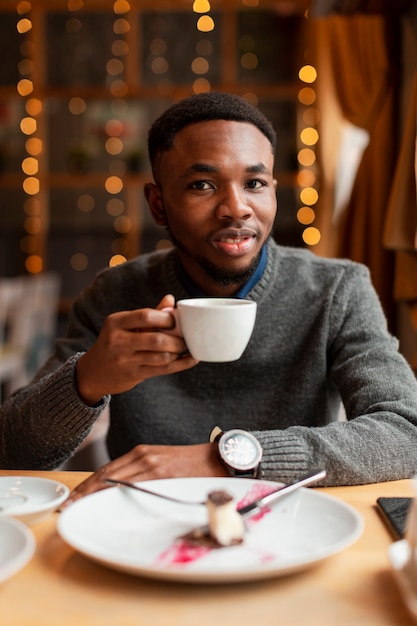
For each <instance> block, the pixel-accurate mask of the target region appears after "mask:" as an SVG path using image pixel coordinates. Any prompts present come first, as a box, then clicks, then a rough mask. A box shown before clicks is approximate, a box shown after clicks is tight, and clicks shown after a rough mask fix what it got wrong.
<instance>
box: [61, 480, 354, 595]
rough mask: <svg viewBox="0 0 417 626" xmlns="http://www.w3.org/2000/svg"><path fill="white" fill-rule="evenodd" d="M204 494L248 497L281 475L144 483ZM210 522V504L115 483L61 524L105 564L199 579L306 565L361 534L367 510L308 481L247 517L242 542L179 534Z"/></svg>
mask: <svg viewBox="0 0 417 626" xmlns="http://www.w3.org/2000/svg"><path fill="white" fill-rule="evenodd" d="M138 484H143V485H147V486H148V487H149V488H152V489H153V490H158V491H160V492H161V493H167V494H170V495H174V496H177V497H180V498H185V499H189V500H195V501H200V500H204V499H205V497H206V495H207V494H208V493H209V492H210V491H212V490H213V489H225V490H227V491H228V492H229V493H230V494H232V495H233V496H234V497H235V498H236V500H237V501H238V502H239V503H240V504H242V503H247V502H248V501H252V500H254V499H255V498H257V497H259V496H260V495H264V494H265V493H269V491H271V490H272V489H273V488H276V487H277V483H272V482H261V481H257V480H250V479H239V478H178V479H169V480H157V481H148V482H144V483H138ZM206 522H207V511H206V507H205V506H187V505H181V504H173V503H170V502H167V501H164V500H160V499H159V498H155V497H154V496H150V495H146V494H141V493H138V492H136V491H133V490H132V489H128V488H124V487H123V488H120V487H113V488H110V489H106V490H105V491H101V492H97V493H94V494H92V495H90V496H87V497H85V498H82V499H81V500H78V501H77V502H75V503H74V504H72V505H71V506H70V507H68V508H67V509H64V511H63V512H62V513H61V515H60V518H59V520H58V531H59V533H60V535H61V537H62V538H63V539H64V540H65V541H66V542H67V543H68V544H70V545H71V546H72V547H73V548H75V549H76V550H77V551H79V552H81V553H82V554H84V555H86V556H87V557H90V558H92V559H93V560H95V561H98V562H99V563H101V564H104V565H107V566H109V567H111V568H114V569H117V570H122V571H125V572H129V573H133V574H138V575H142V576H146V577H151V578H159V579H165V580H175V581H184V582H185V581H186V582H194V583H206V582H212V583H216V582H237V581H245V580H255V579H261V578H268V577H272V576H279V575H283V574H286V573H289V572H293V571H296V570H300V569H304V568H306V567H308V566H310V565H313V564H315V563H317V562H319V561H321V560H322V559H325V558H326V557H329V556H330V555H333V554H335V553H337V552H339V551H341V550H343V549H344V548H346V547H347V546H349V545H350V544H352V543H353V542H354V541H356V539H358V537H359V536H360V534H361V532H362V528H363V522H362V518H361V517H360V516H359V514H358V513H357V512H356V511H355V510H354V509H352V508H351V507H350V506H348V505H346V504H344V503H343V502H342V501H340V500H337V499H336V498H333V497H330V496H328V495H325V494H323V493H319V492H315V491H313V490H311V489H307V488H302V489H299V490H298V491H296V492H294V493H292V494H289V495H287V496H285V497H284V498H283V499H282V500H280V501H278V502H276V503H275V504H274V505H272V507H271V508H266V509H265V510H264V511H263V513H262V514H260V515H258V516H257V517H255V518H252V519H251V520H248V532H247V534H246V536H245V540H244V543H243V544H241V545H240V546H235V547H230V548H221V549H217V550H216V549H214V550H213V549H208V548H206V547H201V546H200V547H191V546H189V545H187V543H186V542H184V541H182V540H181V539H178V538H179V537H181V536H182V535H183V534H184V533H186V532H187V531H189V530H191V529H192V528H194V527H195V526H198V525H200V524H205V523H206Z"/></svg>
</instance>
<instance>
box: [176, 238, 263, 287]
mask: <svg viewBox="0 0 417 626" xmlns="http://www.w3.org/2000/svg"><path fill="white" fill-rule="evenodd" d="M266 261H267V250H266V245H264V246H263V248H262V250H261V254H260V257H259V261H258V264H257V266H256V268H255V270H254V271H253V273H252V275H251V276H250V278H249V280H247V281H246V282H245V283H244V284H243V285H242V284H238V283H235V284H231V285H225V286H222V285H218V284H217V283H215V282H214V281H210V282H209V281H207V284H206V285H205V286H204V290H203V289H201V288H200V287H199V286H198V285H197V284H196V283H195V281H194V280H193V279H192V278H191V277H190V276H189V274H188V273H187V272H186V271H185V269H184V267H183V265H182V263H181V261H180V259H179V258H178V275H179V278H180V281H181V282H182V284H183V285H184V287H185V288H186V289H187V291H188V292H189V293H190V294H191V295H192V296H193V297H194V298H204V297H213V298H214V297H217V298H218V297H224V298H246V296H247V294H248V293H249V291H251V289H252V288H253V287H254V286H255V285H256V283H257V282H258V280H259V279H260V278H261V276H262V274H263V272H264V269H265V265H266Z"/></svg>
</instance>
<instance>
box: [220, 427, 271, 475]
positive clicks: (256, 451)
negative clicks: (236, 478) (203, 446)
mask: <svg viewBox="0 0 417 626" xmlns="http://www.w3.org/2000/svg"><path fill="white" fill-rule="evenodd" d="M219 452H220V454H221V456H222V457H223V459H224V460H225V461H226V463H227V464H228V465H230V466H231V467H233V468H234V469H238V470H240V469H242V470H245V469H252V468H253V467H256V466H257V465H258V464H259V463H260V460H261V454H262V452H261V447H260V444H259V442H258V441H257V439H255V437H254V436H253V435H251V434H250V433H247V432H245V431H239V430H232V431H229V432H226V433H225V434H224V435H223V437H222V438H221V440H220V442H219Z"/></svg>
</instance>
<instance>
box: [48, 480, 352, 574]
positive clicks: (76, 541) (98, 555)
mask: <svg viewBox="0 0 417 626" xmlns="http://www.w3.org/2000/svg"><path fill="white" fill-rule="evenodd" d="M169 480H170V481H171V484H172V481H186V480H205V479H199V478H195V479H193V478H190V479H169ZM220 480H221V481H223V482H225V483H226V486H227V485H228V484H230V483H227V482H226V481H233V482H235V481H243V482H244V483H245V485H248V484H249V483H250V482H258V483H259V481H251V479H246V478H244V479H242V478H223V479H220ZM158 482H159V483H161V482H162V483H163V482H166V481H146V482H144V483H138V484H143V485H146V486H148V487H149V488H151V487H152V488H154V489H157V488H158V485H157V483H158ZM262 482H264V483H266V484H271V485H274V486H277V485H278V484H279V483H272V482H271V481H262ZM151 483H152V484H151ZM216 483H217V484H218V483H219V479H216ZM117 489H119V488H118V487H113V488H110V489H109V490H106V491H107V493H109V492H111V491H113V490H117ZM299 491H300V492H302V491H304V492H309V493H311V494H313V493H314V494H315V495H314V497H316V498H317V499H318V500H322V501H323V502H325V501H331V502H332V503H333V505H334V506H336V507H337V508H338V509H339V510H340V511H343V512H344V513H345V514H346V515H348V516H350V518H351V520H352V525H353V530H352V531H351V532H350V534H349V535H347V536H346V537H345V538H344V540H343V541H341V540H339V541H338V542H337V547H335V546H332V547H330V548H329V549H328V550H322V551H321V554H320V555H319V556H312V557H311V558H300V559H298V561H297V559H293V561H292V563H291V564H290V565H288V566H286V567H281V566H278V567H277V566H276V565H268V564H265V565H264V566H263V567H261V568H259V567H258V568H257V569H246V570H240V571H233V573H231V572H222V571H200V572H198V571H197V572H196V571H195V570H193V571H191V570H190V571H187V569H182V570H179V569H175V570H174V569H168V568H164V567H156V566H149V565H146V566H142V565H140V564H138V563H137V562H136V561H135V559H133V560H132V561H131V562H129V561H128V560H126V559H123V562H121V561H118V560H117V559H115V558H113V557H108V556H106V555H104V554H103V551H102V550H92V549H91V547H88V548H86V546H85V545H84V543H83V541H82V540H80V538H79V537H77V536H75V535H74V534H73V531H72V530H71V516H72V515H76V514H75V512H74V511H76V509H74V508H73V507H77V506H79V507H80V509H81V507H82V506H83V505H82V502H83V499H81V500H79V501H77V502H75V503H74V504H72V505H71V506H70V507H68V509H64V511H63V512H62V513H61V514H60V517H59V519H58V522H57V530H58V533H59V535H60V536H61V538H62V539H63V540H64V541H65V542H66V543H68V544H69V545H70V546H71V547H72V548H73V549H75V550H76V551H77V552H79V553H80V554H82V555H84V556H86V557H87V558H89V559H92V560H93V561H96V562H98V563H100V564H101V565H104V566H107V567H110V568H111V569H115V570H118V571H122V572H127V573H130V574H135V575H139V576H143V577H145V578H153V579H159V580H165V581H175V582H187V583H189V582H192V583H220V582H221V583H225V582H230V583H234V582H245V581H253V580H260V579H265V578H271V577H278V576H283V575H286V574H289V573H293V572H297V571H299V570H302V569H306V568H308V567H310V566H313V565H316V564H318V563H319V562H321V561H322V560H324V559H326V558H328V557H330V556H332V555H335V554H337V553H338V552H341V551H342V550H344V549H346V548H348V547H349V546H350V545H351V544H353V543H354V542H356V541H357V540H358V539H359V537H360V535H361V534H362V532H363V528H364V524H363V519H362V517H361V515H360V514H359V513H358V512H357V511H356V510H355V509H354V508H353V507H351V506H350V505H348V504H346V503H345V502H343V501H342V500H339V499H338V498H335V497H334V496H331V495H329V494H325V493H322V492H317V491H315V490H314V489H307V488H301V489H300V490H299ZM105 493H106V492H103V491H102V492H97V493H95V494H91V495H90V496H86V498H89V499H90V503H91V504H93V500H92V499H93V498H100V497H103V498H105V497H106V496H105ZM135 493H137V492H135ZM139 495H140V494H139ZM148 497H149V496H148ZM288 497H290V496H288ZM84 499H85V498H84ZM67 522H68V523H67Z"/></svg>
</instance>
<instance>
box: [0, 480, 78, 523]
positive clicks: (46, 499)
mask: <svg viewBox="0 0 417 626" xmlns="http://www.w3.org/2000/svg"><path fill="white" fill-rule="evenodd" d="M68 495H69V489H68V487H67V486H66V485H63V484H62V483H59V482H57V481H56V480H51V479H49V478H36V477H32V476H0V517H2V516H7V517H15V518H16V519H19V520H20V521H21V522H25V524H28V525H30V524H35V523H37V522H40V521H42V520H43V519H45V518H47V517H48V516H49V515H50V514H51V513H52V512H53V511H55V510H56V509H57V508H58V507H59V506H60V505H61V504H62V503H63V502H64V500H66V499H67V497H68Z"/></svg>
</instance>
